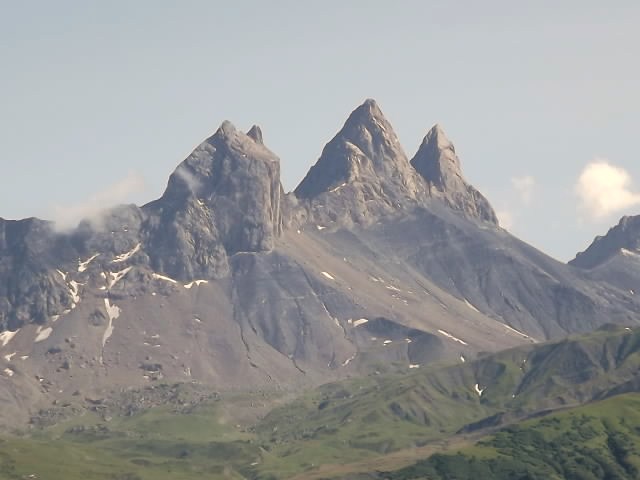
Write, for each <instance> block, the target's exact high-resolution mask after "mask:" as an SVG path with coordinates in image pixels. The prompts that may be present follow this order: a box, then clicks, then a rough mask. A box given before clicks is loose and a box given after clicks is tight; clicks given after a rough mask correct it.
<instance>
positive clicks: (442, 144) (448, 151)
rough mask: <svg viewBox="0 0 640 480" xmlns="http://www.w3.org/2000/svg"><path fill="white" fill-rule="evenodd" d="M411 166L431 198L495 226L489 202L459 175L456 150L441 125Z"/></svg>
mask: <svg viewBox="0 0 640 480" xmlns="http://www.w3.org/2000/svg"><path fill="white" fill-rule="evenodd" d="M411 165H413V167H414V168H415V169H416V170H417V171H418V173H420V175H422V177H423V178H424V179H425V180H426V181H427V184H428V187H429V195H430V196H433V197H436V198H440V199H442V200H443V201H444V202H445V203H446V204H447V205H448V206H450V207H451V208H453V209H455V210H458V211H460V212H462V214H463V215H465V216H467V217H469V218H475V219H478V220H481V221H484V222H489V223H493V224H495V225H497V224H498V219H497V217H496V214H495V212H494V211H493V208H492V207H491V205H490V204H489V201H488V200H487V199H486V198H485V197H484V196H483V195H482V194H481V193H480V192H479V191H478V190H476V189H475V188H474V187H472V186H471V185H469V184H468V183H467V182H466V181H465V179H464V177H463V176H462V169H461V167H460V160H459V159H458V156H457V155H456V150H455V147H454V146H453V144H452V143H451V141H450V140H449V139H448V138H447V136H446V135H445V133H444V131H443V130H442V128H441V127H440V125H435V126H434V127H433V128H431V130H429V132H428V133H427V135H426V136H425V137H424V139H423V140H422V144H421V145H420V148H419V149H418V151H417V153H416V154H415V156H414V157H413V158H412V159H411Z"/></svg>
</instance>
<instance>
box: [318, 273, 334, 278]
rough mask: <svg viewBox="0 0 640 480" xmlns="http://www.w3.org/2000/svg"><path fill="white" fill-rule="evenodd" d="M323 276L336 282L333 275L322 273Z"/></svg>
mask: <svg viewBox="0 0 640 480" xmlns="http://www.w3.org/2000/svg"><path fill="white" fill-rule="evenodd" d="M320 273H321V274H322V275H324V276H325V277H327V278H328V279H329V280H335V278H333V275H331V274H330V273H328V272H320Z"/></svg>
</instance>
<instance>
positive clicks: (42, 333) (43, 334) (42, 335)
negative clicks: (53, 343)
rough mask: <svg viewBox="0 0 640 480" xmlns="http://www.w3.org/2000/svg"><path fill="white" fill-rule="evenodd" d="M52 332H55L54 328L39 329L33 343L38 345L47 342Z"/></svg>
mask: <svg viewBox="0 0 640 480" xmlns="http://www.w3.org/2000/svg"><path fill="white" fill-rule="evenodd" d="M51 332H53V328H51V327H47V328H42V327H38V329H37V330H36V339H35V340H34V341H33V343H38V342H42V341H43V340H46V339H47V338H49V335H51Z"/></svg>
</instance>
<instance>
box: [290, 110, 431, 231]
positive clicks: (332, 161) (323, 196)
mask: <svg viewBox="0 0 640 480" xmlns="http://www.w3.org/2000/svg"><path fill="white" fill-rule="evenodd" d="M295 195H296V197H298V198H299V199H301V200H306V201H307V202H308V205H309V209H310V213H309V215H310V217H312V218H314V219H315V220H314V221H316V222H321V223H329V222H338V223H341V224H344V225H349V224H352V223H356V224H363V225H366V224H370V223H372V222H374V221H375V220H376V219H378V218H380V217H381V216H384V215H386V214H397V213H399V212H401V211H402V210H406V209H411V208H414V207H415V206H416V205H418V204H419V203H422V202H424V200H425V199H426V198H427V194H426V189H425V185H424V182H423V181H422V179H421V178H420V176H419V175H417V173H416V172H415V170H414V169H413V168H412V167H411V165H410V164H409V161H408V159H407V156H406V154H405V153H404V150H403V149H402V146H401V145H400V143H399V141H398V137H397V135H396V134H395V132H394V131H393V127H392V126H391V124H390V123H389V122H388V121H387V119H386V118H385V117H384V115H383V114H382V111H381V110H380V108H379V107H378V105H377V104H376V102H375V101H374V100H371V99H369V100H366V101H365V102H364V103H363V104H362V105H360V106H359V107H358V108H356V109H355V110H354V111H353V112H352V113H351V115H350V116H349V118H348V119H347V121H346V122H345V124H344V126H343V127H342V129H341V130H340V131H339V132H338V133H337V134H336V136H335V137H334V138H333V139H332V140H331V141H330V142H329V143H328V144H327V145H326V146H325V147H324V149H323V151H322V154H321V156H320V158H319V159H318V161H317V162H316V164H315V165H314V166H313V167H311V170H309V173H308V174H307V175H306V177H305V178H304V179H303V180H302V182H301V183H300V185H298V187H297V188H296V189H295Z"/></svg>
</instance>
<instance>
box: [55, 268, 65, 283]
mask: <svg viewBox="0 0 640 480" xmlns="http://www.w3.org/2000/svg"><path fill="white" fill-rule="evenodd" d="M56 272H58V273H59V274H60V276H61V277H62V280H64V281H65V282H66V281H67V274H66V273H64V272H63V271H62V270H56Z"/></svg>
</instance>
